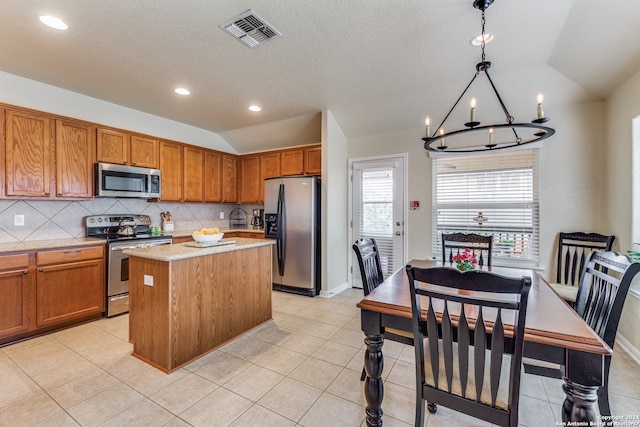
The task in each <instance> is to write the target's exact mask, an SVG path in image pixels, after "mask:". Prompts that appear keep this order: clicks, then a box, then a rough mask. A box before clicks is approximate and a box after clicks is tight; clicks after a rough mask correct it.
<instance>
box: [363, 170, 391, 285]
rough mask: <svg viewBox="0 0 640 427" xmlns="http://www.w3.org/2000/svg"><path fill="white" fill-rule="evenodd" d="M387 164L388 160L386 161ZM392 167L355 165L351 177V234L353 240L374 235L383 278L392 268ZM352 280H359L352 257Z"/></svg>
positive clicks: (389, 273)
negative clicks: (356, 166) (359, 166)
mask: <svg viewBox="0 0 640 427" xmlns="http://www.w3.org/2000/svg"><path fill="white" fill-rule="evenodd" d="M387 163H388V162H387ZM393 164H394V166H391V167H386V166H383V165H379V164H375V163H374V164H367V163H364V164H363V165H362V166H364V167H361V168H354V169H355V170H354V176H353V184H354V185H353V187H354V195H353V201H354V203H353V236H354V238H355V239H368V238H374V239H375V240H376V244H377V245H378V250H379V253H380V263H381V264H382V272H383V275H384V276H385V277H387V276H389V275H391V274H392V273H393V272H394V271H395V267H394V261H393V259H394V258H393V255H394V247H393V244H394V239H393V231H394V230H393V215H394V172H395V170H394V169H395V163H393ZM353 266H354V270H353V275H354V280H360V272H359V270H358V263H357V261H356V260H355V258H354V263H353Z"/></svg>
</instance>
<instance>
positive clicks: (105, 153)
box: [96, 128, 131, 165]
mask: <svg viewBox="0 0 640 427" xmlns="http://www.w3.org/2000/svg"><path fill="white" fill-rule="evenodd" d="M96 139H97V142H96V145H97V155H96V158H97V159H98V161H99V162H105V163H116V164H119V165H128V164H129V163H130V160H131V159H130V157H129V152H130V150H131V148H130V144H131V137H130V135H129V133H128V132H123V131H118V130H115V129H104V128H98V131H97V136H96Z"/></svg>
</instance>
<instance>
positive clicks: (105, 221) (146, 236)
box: [85, 214, 173, 317]
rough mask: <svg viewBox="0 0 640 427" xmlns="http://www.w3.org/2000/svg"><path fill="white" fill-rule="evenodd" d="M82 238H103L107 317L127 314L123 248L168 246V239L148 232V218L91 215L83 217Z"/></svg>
mask: <svg viewBox="0 0 640 427" xmlns="http://www.w3.org/2000/svg"><path fill="white" fill-rule="evenodd" d="M85 230H86V232H85V235H86V236H87V237H98V238H104V239H106V240H107V242H108V249H107V265H108V269H107V316H108V317H111V316H115V315H116V314H121V313H126V312H128V311H129V257H128V256H127V255H125V254H123V253H122V251H124V250H125V249H136V248H145V247H148V246H157V245H168V244H171V243H172V241H173V240H172V238H171V236H154V235H152V234H151V233H150V230H151V218H150V217H149V215H131V214H124V215H108V214H106V215H91V216H87V217H85Z"/></svg>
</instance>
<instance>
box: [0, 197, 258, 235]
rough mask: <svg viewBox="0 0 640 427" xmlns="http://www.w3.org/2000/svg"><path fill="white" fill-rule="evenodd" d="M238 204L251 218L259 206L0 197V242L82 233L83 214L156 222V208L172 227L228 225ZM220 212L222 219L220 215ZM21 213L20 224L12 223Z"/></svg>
mask: <svg viewBox="0 0 640 427" xmlns="http://www.w3.org/2000/svg"><path fill="white" fill-rule="evenodd" d="M238 207H241V208H242V209H244V211H245V212H246V213H247V224H250V222H251V212H252V211H251V209H252V208H254V207H260V206H239V205H227V204H195V203H164V202H152V203H150V202H147V201H146V200H144V199H127V198H111V197H104V198H96V199H93V200H87V201H77V202H75V201H36V200H0V243H11V242H21V241H32V240H51V239H68V238H74V237H84V233H85V230H84V223H83V219H84V217H85V216H87V215H100V214H145V215H149V216H150V217H151V222H152V224H153V225H160V224H161V219H160V212H166V211H169V212H171V215H172V216H173V222H174V227H175V230H191V229H193V230H197V229H200V228H202V227H221V228H223V227H228V226H229V215H230V214H231V211H232V210H233V209H235V208H238ZM220 212H224V219H220ZM15 215H24V225H20V226H17V225H14V219H15Z"/></svg>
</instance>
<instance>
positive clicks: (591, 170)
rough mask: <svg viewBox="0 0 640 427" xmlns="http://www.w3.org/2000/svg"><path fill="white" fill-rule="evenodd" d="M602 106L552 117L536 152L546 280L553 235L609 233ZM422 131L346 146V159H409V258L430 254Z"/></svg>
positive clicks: (577, 108)
mask: <svg viewBox="0 0 640 427" xmlns="http://www.w3.org/2000/svg"><path fill="white" fill-rule="evenodd" d="M603 114H604V104H602V103H596V104H588V105H578V106H574V107H570V108H566V109H565V110H563V112H562V113H560V112H558V113H556V112H554V113H553V121H552V122H551V125H552V126H554V127H555V128H556V134H555V135H554V136H553V137H552V138H550V139H548V140H547V141H545V145H544V147H543V148H542V149H541V150H540V188H541V191H540V193H541V199H540V218H541V219H540V224H541V226H540V233H541V247H540V253H541V259H540V266H541V267H542V268H544V269H546V270H547V271H546V272H545V276H551V275H553V274H555V268H554V267H555V258H554V257H555V251H556V246H555V245H556V241H557V240H556V239H557V233H558V232H560V231H599V232H608V231H610V229H609V228H608V227H607V224H606V221H605V215H606V206H605V204H604V203H603V195H604V191H605V188H606V186H605V179H606V174H605V171H604V170H603V169H602V168H601V167H600V166H599V165H601V163H602V159H603V156H604V154H605V148H604V147H603V146H602V142H603V139H604V131H603V130H602V129H601V128H599V127H596V129H595V130H592V129H591V127H592V126H591V125H592V124H593V123H598V122H601V121H602V116H603ZM423 132H424V129H422V128H420V129H414V130H412V131H404V132H398V133H393V134H385V135H375V136H371V137H366V138H358V139H352V140H349V146H348V151H347V155H348V157H349V159H354V158H358V157H367V156H379V155H384V154H398V153H408V158H409V161H408V173H407V176H408V196H409V197H408V200H419V201H420V209H419V210H415V211H411V210H409V214H408V218H409V220H408V224H407V236H409V237H408V247H409V251H408V252H409V253H408V255H407V258H408V259H411V258H428V257H431V256H432V253H431V225H432V215H431V173H432V169H431V159H429V158H428V156H427V154H426V151H425V150H424V148H423V143H422V141H421V138H422V137H423V135H422V133H423Z"/></svg>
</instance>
